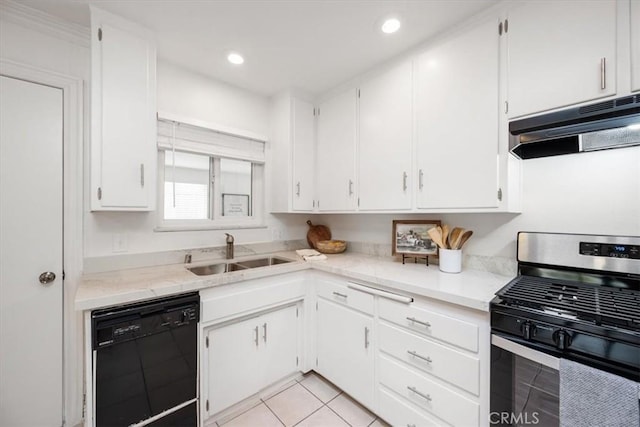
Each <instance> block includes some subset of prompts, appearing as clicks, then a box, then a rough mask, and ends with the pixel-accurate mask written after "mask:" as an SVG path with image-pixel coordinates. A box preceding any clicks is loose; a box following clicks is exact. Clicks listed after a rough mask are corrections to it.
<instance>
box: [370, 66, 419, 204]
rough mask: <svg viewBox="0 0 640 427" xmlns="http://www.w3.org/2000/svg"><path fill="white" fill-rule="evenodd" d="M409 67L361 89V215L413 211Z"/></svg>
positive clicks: (371, 82) (398, 67)
mask: <svg viewBox="0 0 640 427" xmlns="http://www.w3.org/2000/svg"><path fill="white" fill-rule="evenodd" d="M411 99H412V65H411V62H410V61H407V62H404V63H402V64H400V65H399V66H396V67H394V68H393V69H391V70H389V71H387V72H385V73H384V74H381V75H379V76H376V77H375V78H372V79H370V80H368V81H367V82H365V83H364V84H363V85H361V86H360V91H359V102H360V110H359V111H360V116H359V129H360V132H359V151H358V152H359V179H358V187H359V193H358V195H359V203H358V206H359V208H360V210H385V209H392V210H402V209H411V194H412V192H411V183H410V181H411V179H410V174H411V159H412V156H411V133H412V129H411V123H412V121H411V113H412V111H411Z"/></svg>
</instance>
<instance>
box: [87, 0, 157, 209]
mask: <svg viewBox="0 0 640 427" xmlns="http://www.w3.org/2000/svg"><path fill="white" fill-rule="evenodd" d="M91 25H92V30H93V32H92V38H91V40H92V43H91V55H92V61H91V62H92V66H91V69H92V82H91V85H92V89H91V97H92V101H91V102H92V104H91V107H92V125H91V148H92V153H91V158H92V160H91V167H92V188H91V190H92V209H93V210H102V209H104V210H153V209H154V204H155V203H154V200H155V197H154V195H155V192H156V188H155V182H156V172H155V171H156V162H157V160H156V158H157V149H156V144H155V140H156V139H155V135H156V126H155V114H156V95H155V93H156V80H155V79H156V75H155V74H156V62H155V61H156V49H155V44H154V43H153V42H152V41H151V37H150V35H149V33H148V32H147V31H146V30H145V29H143V28H140V27H137V26H136V25H135V24H133V23H130V22H128V21H125V20H122V19H121V18H119V17H117V16H114V15H111V14H108V13H106V12H103V11H100V10H98V9H95V8H92V9H91Z"/></svg>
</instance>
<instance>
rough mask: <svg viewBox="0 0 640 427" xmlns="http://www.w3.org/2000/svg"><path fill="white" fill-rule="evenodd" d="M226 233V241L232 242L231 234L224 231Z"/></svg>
mask: <svg viewBox="0 0 640 427" xmlns="http://www.w3.org/2000/svg"><path fill="white" fill-rule="evenodd" d="M224 234H226V235H227V243H233V236H232V235H231V234H229V233H224Z"/></svg>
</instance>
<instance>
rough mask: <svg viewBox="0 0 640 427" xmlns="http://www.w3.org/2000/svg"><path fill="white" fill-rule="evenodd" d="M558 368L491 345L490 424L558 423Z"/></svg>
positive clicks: (556, 424)
mask: <svg viewBox="0 0 640 427" xmlns="http://www.w3.org/2000/svg"><path fill="white" fill-rule="evenodd" d="M559 389H560V376H559V373H558V371H557V370H555V369H551V368H549V367H547V366H544V365H541V364H539V363H536V362H533V361H531V360H529V359H526V358H524V357H521V356H517V355H515V354H513V353H511V352H509V351H506V350H503V349H501V348H499V347H496V346H492V347H491V412H490V424H491V425H502V426H506V425H510V426H531V425H539V426H545V427H546V426H559V425H560V422H559V419H558V416H559V413H560V412H559V411H560V409H559V397H558V396H559Z"/></svg>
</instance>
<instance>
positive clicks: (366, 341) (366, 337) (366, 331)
mask: <svg viewBox="0 0 640 427" xmlns="http://www.w3.org/2000/svg"><path fill="white" fill-rule="evenodd" d="M364 348H369V328H367V327H366V326H365V327H364Z"/></svg>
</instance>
